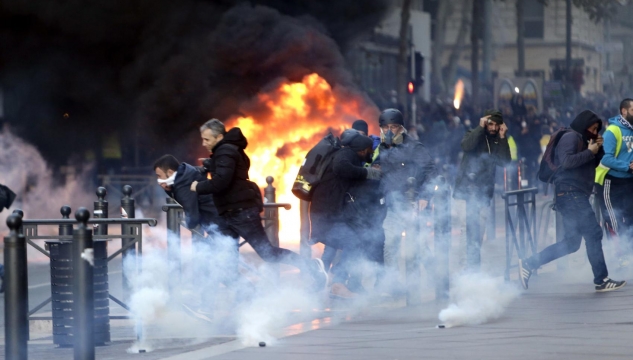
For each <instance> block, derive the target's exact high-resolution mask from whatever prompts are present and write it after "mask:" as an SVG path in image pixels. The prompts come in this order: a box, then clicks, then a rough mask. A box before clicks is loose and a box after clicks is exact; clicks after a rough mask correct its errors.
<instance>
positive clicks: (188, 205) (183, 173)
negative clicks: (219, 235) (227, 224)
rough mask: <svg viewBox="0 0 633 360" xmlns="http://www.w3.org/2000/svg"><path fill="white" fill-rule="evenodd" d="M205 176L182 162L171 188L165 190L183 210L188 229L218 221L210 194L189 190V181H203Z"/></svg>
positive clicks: (207, 225)
mask: <svg viewBox="0 0 633 360" xmlns="http://www.w3.org/2000/svg"><path fill="white" fill-rule="evenodd" d="M204 180H206V177H205V176H204V174H203V173H202V172H200V170H198V169H197V168H195V167H193V166H191V165H189V164H187V163H182V164H180V166H178V170H177V173H176V179H175V180H174V185H172V187H171V190H169V191H165V192H166V193H167V195H169V196H171V197H172V198H174V200H176V201H177V202H178V203H179V204H180V205H182V207H183V209H184V211H185V222H186V224H187V227H188V228H189V229H194V228H195V227H197V226H198V225H201V226H202V227H203V228H205V229H206V228H208V227H209V226H210V225H211V224H215V223H217V221H218V216H219V215H218V210H217V209H216V208H215V205H214V204H213V196H212V195H198V194H196V193H195V192H193V191H191V189H190V188H191V183H192V182H194V181H204Z"/></svg>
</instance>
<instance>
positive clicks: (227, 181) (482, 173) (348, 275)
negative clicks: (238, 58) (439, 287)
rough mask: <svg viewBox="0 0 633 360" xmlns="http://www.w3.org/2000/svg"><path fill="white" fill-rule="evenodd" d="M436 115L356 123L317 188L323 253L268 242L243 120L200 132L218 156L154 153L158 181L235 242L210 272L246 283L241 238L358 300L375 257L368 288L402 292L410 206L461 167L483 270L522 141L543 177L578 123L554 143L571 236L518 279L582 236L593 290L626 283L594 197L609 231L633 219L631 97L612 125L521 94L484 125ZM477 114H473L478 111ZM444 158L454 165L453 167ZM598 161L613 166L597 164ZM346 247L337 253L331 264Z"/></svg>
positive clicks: (470, 249)
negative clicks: (408, 122) (491, 214)
mask: <svg viewBox="0 0 633 360" xmlns="http://www.w3.org/2000/svg"><path fill="white" fill-rule="evenodd" d="M428 110H429V109H426V111H428ZM434 111H435V112H430V113H428V114H429V115H428V118H430V119H432V120H433V121H432V123H431V124H427V125H422V126H418V127H414V128H409V129H410V130H407V127H406V126H405V119H404V116H403V114H402V113H401V112H400V111H399V110H397V109H386V110H384V111H382V112H381V114H380V116H379V118H378V119H372V120H373V121H376V122H377V125H378V128H379V129H380V133H379V134H377V135H373V134H369V126H368V123H367V121H365V120H357V121H355V122H354V123H353V125H352V127H351V128H350V129H347V130H345V131H344V132H343V133H342V134H341V136H340V143H339V144H340V148H337V150H336V151H334V152H332V153H331V155H330V156H331V159H330V160H331V161H328V162H326V164H327V165H324V168H323V169H322V170H319V171H320V173H321V174H322V176H321V177H320V179H319V180H318V181H317V182H315V183H313V184H311V187H310V195H311V196H310V200H311V203H310V221H311V236H310V239H311V241H312V243H313V244H314V243H322V244H323V245H324V246H325V247H324V252H323V255H322V258H321V259H319V258H316V259H305V258H303V257H301V256H299V255H298V254H296V253H294V252H292V251H290V250H287V249H283V248H278V247H275V246H273V245H271V243H270V240H269V239H268V238H267V236H266V233H265V231H264V229H263V226H262V223H261V218H260V213H261V211H262V207H263V202H262V195H261V191H260V189H259V188H258V187H257V185H256V184H255V183H253V182H252V181H250V180H249V176H248V171H249V168H250V159H249V157H248V156H247V155H246V153H245V152H244V150H245V149H246V147H247V144H248V141H247V139H246V138H245V137H244V135H243V134H242V132H241V130H240V129H239V128H237V127H235V128H232V129H226V128H225V126H224V124H223V123H222V122H221V121H219V120H217V119H212V120H209V121H208V122H206V123H205V124H204V125H202V127H201V128H200V134H201V138H202V144H203V146H204V147H205V148H206V149H207V150H208V151H209V153H210V157H209V158H208V159H206V160H205V161H204V162H203V164H204V166H202V167H195V166H191V165H189V164H186V163H181V162H179V161H178V160H177V159H176V158H174V157H173V156H171V155H165V156H163V157H161V158H160V159H158V160H157V161H156V163H155V164H154V170H155V173H156V176H157V178H158V183H159V184H160V186H161V187H162V188H163V189H164V190H165V191H166V192H167V194H169V195H170V196H172V197H173V198H174V199H175V200H176V201H177V202H178V203H179V204H181V205H182V206H183V208H184V212H185V215H186V225H187V227H189V228H190V229H196V230H197V232H200V233H203V232H206V233H207V236H206V237H203V238H202V239H200V241H202V242H203V243H206V245H207V246H208V248H209V249H211V251H212V253H213V251H216V250H217V249H219V248H218V245H217V241H216V238H217V237H223V238H229V239H233V240H232V242H231V246H230V251H229V252H230V256H228V260H224V261H216V260H213V259H208V261H209V262H210V263H212V264H214V265H213V266H212V267H211V269H210V270H209V271H211V272H213V273H214V274H215V278H216V279H217V281H218V282H223V283H224V284H225V285H227V286H228V287H230V286H237V285H236V284H238V283H239V276H238V272H237V256H238V239H239V238H240V237H241V238H243V239H244V240H245V241H246V242H247V243H249V244H250V245H251V246H252V247H253V249H254V250H255V252H256V253H257V254H258V255H259V256H260V257H261V258H262V260H264V261H265V262H271V263H284V264H288V265H291V266H294V267H296V268H298V269H299V270H300V271H301V273H302V274H303V275H304V278H305V279H306V283H308V284H310V285H309V288H310V289H311V290H313V291H321V290H323V289H329V295H330V296H331V297H333V298H341V299H354V298H356V297H358V296H359V295H360V294H363V293H365V292H367V291H368V290H367V289H366V288H365V286H366V284H364V283H363V281H362V280H363V278H364V277H366V275H367V274H366V273H363V271H365V270H366V269H367V267H363V266H359V263H360V262H367V263H371V264H373V265H374V266H373V267H372V269H374V270H375V274H374V275H375V277H374V279H375V283H374V284H373V285H372V286H370V288H371V289H374V290H375V289H378V290H381V289H383V290H384V289H389V290H388V291H390V292H391V294H392V295H395V294H398V293H402V290H403V289H402V286H403V285H401V284H399V274H400V273H401V269H399V263H400V261H399V258H400V254H401V252H402V250H401V248H400V245H401V243H402V239H403V236H404V233H405V232H406V231H407V229H408V226H409V222H411V221H416V219H414V218H411V216H410V215H411V213H412V212H413V211H412V209H416V211H417V210H418V209H424V208H425V207H426V206H428V204H429V202H430V201H431V200H432V198H433V194H434V191H435V189H436V188H437V187H436V185H437V184H438V183H439V181H438V180H439V176H440V175H442V174H450V173H451V171H452V172H453V176H452V177H453V182H452V185H454V186H453V188H454V192H453V197H454V198H455V199H457V200H465V201H466V204H467V209H468V210H467V212H468V214H467V216H466V259H467V270H469V271H475V272H477V271H479V269H480V265H481V255H480V252H481V243H482V237H483V236H482V235H483V234H482V230H481V228H482V220H481V218H480V215H481V214H482V213H485V211H483V209H484V208H485V207H487V206H489V204H490V201H491V200H492V198H493V193H494V184H495V174H496V172H497V170H496V169H497V168H499V167H506V166H509V165H510V164H511V163H512V162H513V160H516V155H515V154H513V148H512V147H513V146H515V147H516V149H514V151H515V152H516V150H517V149H518V154H519V156H521V157H523V158H524V162H525V164H526V169H528V168H529V170H526V171H529V172H530V175H529V176H530V177H531V178H534V179H536V172H537V169H538V164H539V159H538V158H539V157H540V156H541V153H542V152H543V148H544V147H545V145H546V144H547V142H545V145H543V146H541V142H542V137H543V136H548V135H552V133H555V132H556V130H558V129H559V128H561V127H563V126H564V127H569V129H564V131H565V133H564V134H563V135H562V136H560V141H559V143H558V144H556V145H554V146H555V147H556V148H555V149H554V151H555V154H556V155H555V156H554V158H555V160H554V162H555V164H556V166H557V170H556V172H555V176H553V183H554V185H555V189H556V192H555V194H556V198H557V205H556V207H557V211H560V212H561V213H562V215H563V217H564V225H565V238H564V239H563V241H561V242H559V243H557V244H555V245H553V246H551V247H548V248H546V249H544V250H543V251H542V252H541V253H539V254H536V255H534V256H532V257H530V258H526V259H521V262H520V263H519V265H520V266H519V277H520V279H521V282H522V284H523V286H524V287H525V288H526V289H527V285H528V281H529V278H530V276H531V274H532V272H533V271H534V270H536V269H537V268H538V267H539V266H541V265H543V264H545V263H547V262H549V261H552V260H554V259H556V258H559V257H561V256H564V255H566V254H569V253H571V252H574V251H576V250H577V249H578V248H579V246H580V241H581V238H583V237H584V238H585V241H586V243H587V250H588V251H587V253H588V257H589V260H590V263H591V265H592V268H593V270H594V283H595V287H596V291H610V290H615V289H618V288H620V287H622V286H624V284H625V282H624V281H614V280H611V279H610V278H609V277H608V271H607V267H606V263H605V260H604V254H603V253H602V243H601V241H602V230H601V227H600V224H598V222H597V221H595V215H594V213H593V209H592V208H591V205H590V204H589V196H590V195H591V192H592V189H593V187H594V182H598V183H599V185H601V186H602V187H603V188H605V189H606V190H604V196H603V199H605V200H604V201H603V203H604V204H605V208H606V211H607V213H608V214H610V215H612V216H610V217H609V219H608V220H610V225H609V226H611V229H614V230H615V229H618V228H624V227H627V226H629V224H630V223H631V220H633V219H632V216H631V213H633V212H631V211H628V209H629V208H630V206H628V205H627V204H625V203H624V202H621V203H617V204H616V201H613V203H612V202H611V201H610V199H611V198H613V197H614V194H620V193H622V192H626V191H630V186H631V183H632V182H631V181H632V180H633V173H632V171H633V170H631V169H633V156H632V155H629V154H630V153H631V151H632V150H631V149H632V148H633V146H632V144H633V126H632V125H631V124H632V123H633V100H630V99H626V100H625V101H623V102H622V103H621V105H620V115H619V116H616V117H614V118H611V120H610V122H611V125H610V126H609V127H607V128H606V132H604V131H603V130H604V129H603V120H602V119H601V117H600V116H599V115H597V114H596V113H594V112H592V111H589V110H585V111H582V112H580V113H579V114H578V115H576V116H573V118H572V114H573V113H572V110H570V112H569V113H562V114H561V113H558V112H556V113H555V112H554V111H548V112H547V114H540V115H539V114H537V112H536V110H535V108H534V107H530V106H526V105H525V104H524V102H523V99H522V98H521V97H520V96H516V97H515V98H513V99H512V101H511V102H510V106H509V107H508V108H503V109H502V110H501V111H499V110H487V111H485V112H484V113H483V115H482V117H481V118H479V119H478V120H477V121H473V120H472V119H471V115H470V114H469V113H468V112H467V111H466V110H465V109H464V110H458V111H455V110H451V109H447V108H444V109H442V108H436V109H435V110H434ZM470 111H472V112H471V113H472V114H475V113H476V111H477V110H476V109H470ZM372 120H370V121H372ZM615 128H617V129H615ZM603 133H604V137H603V135H602V134H603ZM614 134H615V135H614ZM605 139H606V140H605ZM603 145H604V148H603ZM445 164H448V165H451V166H453V165H454V169H451V167H450V166H449V167H444V165H445ZM600 167H603V168H606V169H607V170H605V171H598V172H596V168H600ZM446 170H448V171H446ZM612 170H613V171H612ZM596 174H598V175H600V174H602V175H604V176H603V177H602V179H603V180H604V181H606V182H602V183H600V181H598V179H597V178H596ZM611 186H612V187H611ZM615 196H617V195H615ZM627 211H628V212H627ZM412 219H413V220H412ZM621 234H623V235H626V234H628V232H626V231H622V232H621ZM627 236H628V235H627ZM224 250H226V249H224ZM218 251H219V250H218ZM337 252H340V256H339V259H338V261H334V257H335V255H336V253H337ZM225 259H226V258H225ZM218 274H221V275H220V276H218ZM328 274H329V275H328ZM330 277H331V279H330ZM244 296H248V295H244ZM188 310H190V311H191V312H193V313H195V314H196V316H211V315H210V314H209V313H210V312H208V313H207V314H204V312H203V311H202V310H200V309H198V310H196V309H189V308H188Z"/></svg>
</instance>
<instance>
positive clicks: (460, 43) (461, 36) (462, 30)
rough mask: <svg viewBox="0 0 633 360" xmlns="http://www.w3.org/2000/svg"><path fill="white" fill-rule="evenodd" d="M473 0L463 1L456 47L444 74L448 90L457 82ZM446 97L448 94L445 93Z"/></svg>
mask: <svg viewBox="0 0 633 360" xmlns="http://www.w3.org/2000/svg"><path fill="white" fill-rule="evenodd" d="M471 4H472V0H463V2H462V14H461V15H462V18H461V21H462V22H461V24H460V25H459V32H458V33H457V41H456V42H455V47H453V50H452V51H451V55H450V56H449V58H448V65H447V66H446V73H445V76H444V84H446V89H445V90H446V91H448V88H450V87H452V86H453V85H454V84H455V76H456V75H457V65H459V57H460V56H461V53H462V49H463V48H464V45H465V44H466V34H467V33H468V28H469V27H470V11H469V9H470V8H471V6H472V5H471ZM443 95H444V97H445V96H446V95H447V94H446V93H444V94H443Z"/></svg>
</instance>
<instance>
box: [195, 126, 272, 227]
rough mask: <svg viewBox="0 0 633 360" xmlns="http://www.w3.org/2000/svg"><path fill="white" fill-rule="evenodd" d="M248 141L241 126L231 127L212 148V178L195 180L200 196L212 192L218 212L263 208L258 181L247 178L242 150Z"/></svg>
mask: <svg viewBox="0 0 633 360" xmlns="http://www.w3.org/2000/svg"><path fill="white" fill-rule="evenodd" d="M247 145H248V141H247V140H246V138H245V137H244V135H243V134H242V130H240V128H237V127H235V128H232V129H231V130H229V131H228V132H227V133H226V134H224V138H223V139H222V140H221V141H220V142H219V143H218V144H217V145H215V147H214V148H213V149H212V154H211V156H210V161H209V165H208V170H209V172H210V173H211V180H204V181H201V182H198V185H197V186H196V192H197V193H198V194H199V195H205V194H213V201H214V202H215V206H216V207H217V209H218V212H219V213H220V215H222V214H223V213H225V212H226V211H229V210H236V209H246V208H251V207H258V208H259V209H260V211H261V210H262V205H263V201H262V194H261V190H260V189H259V187H257V184H255V183H253V182H252V181H249V180H248V170H249V168H250V166H251V161H250V159H249V158H248V156H247V155H246V153H244V149H246V146H247Z"/></svg>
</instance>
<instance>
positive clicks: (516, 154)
mask: <svg viewBox="0 0 633 360" xmlns="http://www.w3.org/2000/svg"><path fill="white" fill-rule="evenodd" d="M508 146H509V147H510V158H511V159H512V161H517V160H519V152H518V151H517V143H516V142H515V141H514V138H513V137H512V136H508Z"/></svg>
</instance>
